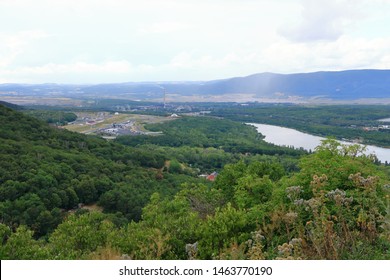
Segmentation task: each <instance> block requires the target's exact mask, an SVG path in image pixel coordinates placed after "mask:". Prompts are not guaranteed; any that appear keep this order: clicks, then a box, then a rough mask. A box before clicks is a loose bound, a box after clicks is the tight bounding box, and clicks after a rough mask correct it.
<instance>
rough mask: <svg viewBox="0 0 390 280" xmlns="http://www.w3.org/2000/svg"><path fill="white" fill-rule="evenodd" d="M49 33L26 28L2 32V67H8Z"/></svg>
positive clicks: (0, 59) (0, 57)
mask: <svg viewBox="0 0 390 280" xmlns="http://www.w3.org/2000/svg"><path fill="white" fill-rule="evenodd" d="M48 36H49V35H48V34H47V33H46V32H44V31H42V30H25V31H20V32H17V33H16V34H5V33H0V43H1V44H0V68H1V67H7V66H9V65H10V64H12V62H13V61H14V60H15V59H16V58H17V56H18V55H20V54H22V53H23V52H24V51H25V50H26V49H27V48H28V47H29V45H30V44H31V43H32V42H33V41H35V40H38V39H42V38H46V37H48Z"/></svg>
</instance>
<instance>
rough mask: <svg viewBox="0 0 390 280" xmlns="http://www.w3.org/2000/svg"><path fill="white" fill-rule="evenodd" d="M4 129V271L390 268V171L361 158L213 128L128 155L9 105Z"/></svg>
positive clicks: (195, 128)
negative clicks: (234, 265) (194, 264)
mask: <svg viewBox="0 0 390 280" xmlns="http://www.w3.org/2000/svg"><path fill="white" fill-rule="evenodd" d="M0 123H1V126H0V138H1V141H0V150H1V154H0V237H1V239H0V240H1V247H0V257H1V259H389V258H390V198H389V195H390V171H389V167H385V166H383V165H378V164H375V162H374V159H373V158H372V157H371V156H370V155H364V154H363V155H362V154H361V153H360V152H361V147H359V146H356V145H352V146H344V145H341V144H339V143H338V142H337V141H335V140H332V139H329V140H326V141H324V142H323V144H322V145H321V146H319V147H318V148H317V149H316V151H315V152H314V153H312V154H307V153H306V152H304V151H302V150H293V149H287V148H280V147H276V146H273V145H270V144H267V143H265V142H264V141H263V140H262V137H261V135H259V134H257V133H256V131H255V130H254V128H253V127H250V126H246V125H243V124H241V123H239V122H235V121H232V120H226V119H220V118H206V117H197V118H195V117H188V118H187V117H186V118H180V119H178V120H175V121H171V122H167V123H162V124H153V125H149V126H148V127H147V128H148V129H150V130H154V131H162V132H163V135H161V136H136V137H134V136H133V137H130V136H124V137H120V138H118V139H117V140H115V141H106V140H104V139H101V138H99V137H94V136H86V135H81V134H77V133H72V132H69V131H66V130H62V129H58V128H53V127H50V126H49V125H48V124H46V123H45V122H43V121H42V120H38V119H36V118H33V117H31V116H27V115H26V114H23V113H22V112H17V111H14V110H12V109H9V108H6V107H4V106H1V105H0ZM213 171H218V176H217V177H216V180H215V181H214V182H209V181H207V180H205V179H203V178H200V177H199V175H200V174H202V173H210V172H213Z"/></svg>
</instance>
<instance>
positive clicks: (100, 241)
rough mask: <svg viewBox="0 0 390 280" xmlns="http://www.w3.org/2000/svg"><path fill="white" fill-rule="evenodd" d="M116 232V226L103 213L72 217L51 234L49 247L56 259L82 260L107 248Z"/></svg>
mask: <svg viewBox="0 0 390 280" xmlns="http://www.w3.org/2000/svg"><path fill="white" fill-rule="evenodd" d="M114 231H115V228H114V225H113V224H112V223H111V222H110V221H108V220H107V218H106V216H105V215H103V214H101V213H98V212H91V213H86V214H83V215H70V216H69V217H68V218H67V219H66V220H65V221H64V222H63V223H62V224H60V225H59V226H58V228H57V229H56V230H55V231H54V232H53V234H51V236H50V238H49V245H48V246H49V248H50V250H51V254H52V256H53V257H54V258H55V259H82V258H86V257H87V256H88V255H89V254H90V253H91V252H93V251H95V250H96V249H97V248H98V247H102V246H105V244H106V242H107V238H108V235H109V234H112V233H113V232H114Z"/></svg>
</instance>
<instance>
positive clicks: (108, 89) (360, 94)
mask: <svg viewBox="0 0 390 280" xmlns="http://www.w3.org/2000/svg"><path fill="white" fill-rule="evenodd" d="M389 84H390V70H347V71H321V72H312V73H293V74H278V73H258V74H253V75H250V76H245V77H233V78H228V79H221V80H211V81H193V82H188V81H182V82H174V81H173V82H128V83H112V84H97V85H60V84H39V85H31V84H3V85H0V92H3V93H5V94H7V93H10V94H14V93H17V94H19V95H28V96H30V95H31V96H52V95H53V92H57V95H58V96H67V97H75V96H77V97H79V96H80V94H84V95H88V96H94V97H99V96H106V97H107V96H112V97H114V96H121V97H126V98H135V99H141V100H144V99H150V98H152V99H155V98H159V99H160V98H161V97H162V96H163V93H164V91H166V92H167V93H169V94H177V95H179V96H181V95H184V96H188V95H198V96H213V95H226V94H253V96H255V97H258V98H265V99H268V100H269V99H271V100H289V98H290V97H294V100H308V99H310V100H313V99H314V100H316V99H327V100H356V99H366V98H389V96H390V89H389V87H388V85H389ZM240 101H242V102H245V101H248V100H240Z"/></svg>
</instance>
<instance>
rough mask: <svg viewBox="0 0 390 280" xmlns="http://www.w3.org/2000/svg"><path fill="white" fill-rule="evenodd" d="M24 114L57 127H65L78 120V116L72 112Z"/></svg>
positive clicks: (28, 111)
mask: <svg viewBox="0 0 390 280" xmlns="http://www.w3.org/2000/svg"><path fill="white" fill-rule="evenodd" d="M23 113H24V114H26V115H28V116H31V117H34V118H37V119H39V120H41V121H44V122H47V123H50V124H57V125H65V124H67V123H69V122H73V121H75V120H76V119H77V116H76V114H74V113H71V112H62V111H53V110H52V111H47V110H24V111H23Z"/></svg>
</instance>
